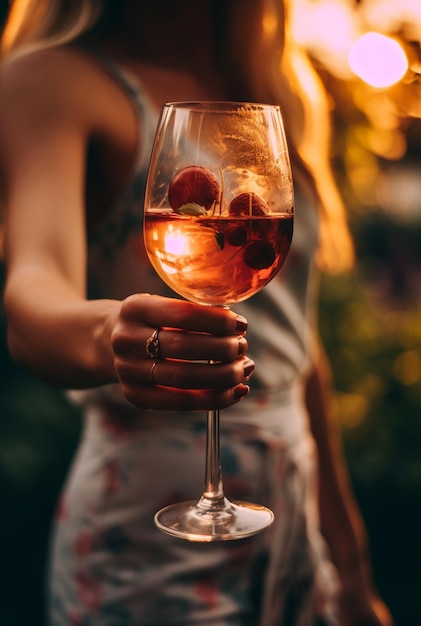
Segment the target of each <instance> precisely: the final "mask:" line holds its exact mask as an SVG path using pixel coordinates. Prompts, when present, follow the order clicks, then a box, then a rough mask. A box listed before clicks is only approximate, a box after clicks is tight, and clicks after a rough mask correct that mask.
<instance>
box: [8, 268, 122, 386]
mask: <svg viewBox="0 0 421 626" xmlns="http://www.w3.org/2000/svg"><path fill="white" fill-rule="evenodd" d="M4 307H5V312H6V318H7V325H8V344H9V349H10V352H11V354H12V356H13V358H14V359H15V360H16V361H18V362H19V363H20V364H22V365H23V366H24V367H26V368H28V369H29V370H30V371H32V372H33V373H34V374H35V375H36V376H38V377H40V378H42V379H44V380H46V381H47V382H50V383H53V384H57V385H60V386H62V387H66V388H86V387H91V386H96V385H100V384H105V383H109V382H116V381H117V377H116V374H115V371H114V366H113V358H112V351H111V339H110V335H111V328H112V325H113V322H114V321H115V319H116V317H117V315H118V311H119V309H120V303H119V302H117V301H112V300H96V301H87V300H85V298H84V297H83V296H82V295H80V294H79V293H78V292H77V290H76V289H75V288H74V287H73V286H72V285H71V284H69V283H67V282H66V281H65V280H63V278H62V277H61V276H59V275H56V274H54V273H52V272H48V271H46V270H44V269H41V268H21V269H19V270H18V271H16V272H14V273H13V274H12V275H11V276H10V277H9V279H8V281H7V283H6V288H5V293H4Z"/></svg>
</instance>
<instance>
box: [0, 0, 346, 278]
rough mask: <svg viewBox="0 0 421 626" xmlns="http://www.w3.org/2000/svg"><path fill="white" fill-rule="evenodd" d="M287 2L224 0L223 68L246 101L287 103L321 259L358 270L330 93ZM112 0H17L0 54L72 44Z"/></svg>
mask: <svg viewBox="0 0 421 626" xmlns="http://www.w3.org/2000/svg"><path fill="white" fill-rule="evenodd" d="M140 1H141V0H140ZM289 1H290V0H231V1H230V2H227V0H221V1H220V3H219V11H220V12H221V11H222V13H221V16H220V17H221V18H222V17H223V18H224V21H225V19H226V17H227V16H226V15H225V13H227V12H229V13H230V14H229V16H228V21H227V22H226V23H225V26H227V28H228V30H227V32H225V33H222V44H223V51H224V52H223V54H224V55H226V56H225V58H224V64H223V65H224V67H225V68H227V67H229V70H228V71H230V72H231V73H232V75H233V76H237V77H238V79H239V84H240V85H242V86H243V88H244V90H245V91H244V94H245V96H246V97H247V99H248V98H252V99H254V100H258V101H261V102H272V103H276V104H279V105H280V106H281V109H282V112H283V116H284V119H285V122H286V124H285V126H286V131H287V135H288V141H289V147H290V151H291V161H292V166H293V174H294V178H295V180H296V181H297V182H299V183H300V184H301V185H306V186H307V187H309V188H310V189H312V190H313V191H314V192H315V196H316V198H317V200H318V204H319V214H320V245H319V249H318V261H319V264H320V266H321V267H322V269H324V270H326V271H332V272H340V271H344V270H348V269H350V268H351V267H352V264H353V261H354V253H353V245H352V240H351V236H350V233H349V230H348V227H347V224H346V215H345V208H344V205H343V202H342V199H341V197H340V194H339V192H338V189H337V186H336V183H335V181H334V177H333V173H332V169H331V166H330V155H329V149H330V119H329V114H328V106H327V98H326V93H325V90H324V88H323V85H322V83H321V81H320V79H319V77H318V75H317V74H316V72H315V70H314V68H313V67H312V65H311V63H310V61H309V59H308V57H307V55H306V54H305V53H304V52H303V50H301V49H300V48H298V47H297V46H296V44H295V43H294V41H293V40H292V38H291V36H290V29H289V28H288V26H289V24H288V22H289V19H290V16H289V14H288V9H289ZM111 2H112V0H111ZM111 2H110V0H72V1H71V2H63V1H62V0H14V2H13V5H12V7H11V10H10V14H9V18H8V20H7V23H6V26H5V29H4V32H3V37H2V42H1V52H2V55H3V56H14V55H19V54H23V53H26V52H29V51H34V50H37V49H42V48H48V47H54V46H58V45H64V44H66V43H70V42H72V41H74V40H76V39H78V38H80V37H81V36H83V35H84V34H86V33H89V31H91V30H92V29H93V28H94V27H95V26H96V25H97V23H98V21H99V19H100V18H101V16H102V15H103V14H104V13H105V12H106V11H107V9H108V10H111V6H112V4H111ZM230 24H232V28H229V25H230ZM220 43H221V42H218V45H219V44H220ZM222 71H223V70H222Z"/></svg>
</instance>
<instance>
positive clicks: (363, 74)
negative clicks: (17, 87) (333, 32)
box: [348, 32, 408, 88]
mask: <svg viewBox="0 0 421 626" xmlns="http://www.w3.org/2000/svg"><path fill="white" fill-rule="evenodd" d="M348 61H349V65H350V67H351V69H352V71H353V72H354V74H356V75H357V76H358V77H359V78H361V79H362V80H364V81H365V82H366V83H367V84H369V85H371V86H373V87H379V88H382V87H391V86H392V85H394V84H395V83H397V82H398V81H399V80H401V78H403V76H405V74H406V72H407V70H408V59H407V57H406V54H405V52H404V51H403V49H402V47H401V46H400V45H399V43H398V42H397V41H395V40H394V39H392V38H391V37H386V36H385V35H382V34H380V33H375V32H369V33H365V34H364V35H362V36H361V37H359V38H358V39H357V40H356V41H355V42H354V43H353V44H352V46H351V49H350V51H349V54H348Z"/></svg>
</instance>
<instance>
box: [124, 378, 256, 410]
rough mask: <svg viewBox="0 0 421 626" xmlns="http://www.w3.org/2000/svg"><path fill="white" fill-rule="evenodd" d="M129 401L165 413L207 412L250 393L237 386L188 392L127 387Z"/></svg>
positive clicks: (244, 386) (229, 403)
mask: <svg viewBox="0 0 421 626" xmlns="http://www.w3.org/2000/svg"><path fill="white" fill-rule="evenodd" d="M122 388H123V393H124V395H125V397H126V398H127V400H128V401H129V402H131V403H132V404H134V405H135V406H137V407H138V408H140V409H155V410H165V411H189V412H190V411H206V410H214V409H215V410H216V409H225V408H227V407H229V406H231V405H233V404H236V403H237V402H239V401H240V400H242V398H244V397H245V396H246V395H247V394H248V393H249V391H250V388H249V387H248V386H247V385H242V384H241V385H237V386H236V387H235V388H234V389H232V388H231V389H225V390H223V391H219V392H215V390H209V389H204V390H203V389H200V390H186V389H173V388H170V387H125V386H122Z"/></svg>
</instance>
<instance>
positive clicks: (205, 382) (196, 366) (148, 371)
mask: <svg viewBox="0 0 421 626" xmlns="http://www.w3.org/2000/svg"><path fill="white" fill-rule="evenodd" d="M116 371H117V374H118V377H119V379H120V382H121V384H124V385H128V386H133V387H136V385H142V386H145V385H159V386H161V387H172V388H177V389H209V390H220V389H227V388H229V387H235V386H237V385H239V384H241V383H243V382H245V381H248V380H249V378H250V376H251V375H252V373H253V371H254V362H253V361H252V360H251V359H249V358H247V357H245V356H241V357H237V359H236V360H235V361H232V362H230V363H191V362H189V361H175V360H172V359H163V360H154V361H153V362H152V363H151V361H143V360H142V361H126V360H124V361H121V362H118V361H116Z"/></svg>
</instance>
